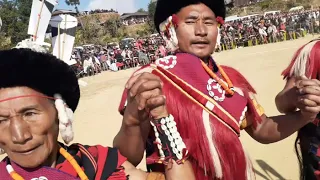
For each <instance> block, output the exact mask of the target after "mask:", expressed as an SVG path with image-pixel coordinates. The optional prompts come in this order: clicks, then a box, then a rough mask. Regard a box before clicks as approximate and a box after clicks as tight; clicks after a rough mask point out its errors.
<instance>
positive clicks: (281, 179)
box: [253, 160, 285, 180]
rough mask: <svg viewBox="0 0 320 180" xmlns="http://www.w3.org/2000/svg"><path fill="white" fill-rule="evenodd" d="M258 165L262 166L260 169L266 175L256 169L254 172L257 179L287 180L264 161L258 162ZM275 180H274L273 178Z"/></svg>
mask: <svg viewBox="0 0 320 180" xmlns="http://www.w3.org/2000/svg"><path fill="white" fill-rule="evenodd" d="M256 161H257V164H258V165H259V166H260V168H261V169H262V170H263V171H264V173H261V172H259V171H258V170H256V169H253V170H254V173H255V174H256V177H260V178H262V179H264V180H285V178H284V177H282V176H281V174H279V173H278V172H277V171H276V170H275V169H273V168H272V167H271V166H270V165H268V164H267V163H266V162H265V161H263V160H256ZM271 175H272V176H273V177H275V178H272V176H271Z"/></svg>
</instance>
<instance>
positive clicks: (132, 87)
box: [113, 73, 168, 165]
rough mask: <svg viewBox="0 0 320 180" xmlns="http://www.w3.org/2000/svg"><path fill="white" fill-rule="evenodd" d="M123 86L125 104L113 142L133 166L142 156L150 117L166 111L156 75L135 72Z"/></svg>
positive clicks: (155, 116) (158, 117)
mask: <svg viewBox="0 0 320 180" xmlns="http://www.w3.org/2000/svg"><path fill="white" fill-rule="evenodd" d="M126 88H127V89H128V98H127V106H126V109H125V112H124V115H123V120H122V126H121V129H120V131H119V133H118V134H117V136H116V137H115V138H114V142H113V145H114V146H115V147H117V148H118V149H119V150H120V152H121V154H122V155H124V156H125V157H127V158H128V160H129V161H130V162H131V163H132V164H133V165H138V164H139V163H140V162H141V160H142V158H143V155H144V150H145V145H146V140H147V137H148V135H149V131H150V126H151V125H150V121H151V119H150V118H151V117H153V118H155V119H160V118H162V117H166V116H167V115H168V113H167V110H166V107H165V97H164V96H163V95H162V82H161V81H160V78H159V77H157V76H155V75H153V74H150V73H142V74H138V75H136V76H133V77H132V78H131V79H130V80H129V81H128V83H127V85H126Z"/></svg>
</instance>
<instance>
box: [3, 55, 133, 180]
mask: <svg viewBox="0 0 320 180" xmlns="http://www.w3.org/2000/svg"><path fill="white" fill-rule="evenodd" d="M0 57H1V59H2V61H1V63H0V69H1V71H0V77H5V78H1V79H0V89H1V88H13V87H29V88H31V89H34V90H36V91H38V92H40V93H42V94H43V96H40V97H43V98H48V99H50V100H53V101H54V102H55V106H56V109H57V112H58V117H59V130H60V135H61V137H62V139H63V140H64V141H65V142H66V143H69V142H70V141H71V140H72V139H73V130H72V122H73V119H72V114H73V112H74V111H75V110H76V108H77V106H78V102H79V99H80V89H79V85H78V79H77V77H76V75H75V74H74V72H73V71H72V68H71V67H70V66H68V65H67V64H66V63H64V62H63V61H61V60H58V59H57V58H55V57H53V56H50V55H47V54H43V53H36V52H33V51H31V50H28V49H21V50H17V49H14V50H8V51H0ZM22 57H23V58H22ZM12 73H14V75H13V74H12ZM57 94H58V95H59V96H57ZM32 96H37V97H39V95H33V94H30V95H26V96H23V97H11V98H8V99H0V103H1V102H4V101H10V100H11V99H16V98H27V97H32ZM62 98H63V99H62ZM65 104H67V105H68V107H65ZM125 161H126V158H124V157H123V156H122V155H120V153H119V152H118V150H117V149H113V148H108V147H102V146H83V145H81V144H74V145H71V146H66V145H64V144H62V143H60V149H59V152H58V159H57V164H56V167H55V168H50V167H38V168H34V169H26V168H23V167H21V166H19V165H17V164H16V163H15V162H13V161H10V159H9V158H8V157H7V158H5V159H4V160H3V161H2V162H1V163H0V179H1V180H9V179H14V180H23V179H32V178H36V179H40V180H46V179H66V180H72V179H81V180H88V179H90V180H94V179H99V180H100V179H101V180H105V179H110V180H126V179H127V177H126V174H125V172H124V169H123V168H122V167H121V166H122V164H123V163H124V162H125Z"/></svg>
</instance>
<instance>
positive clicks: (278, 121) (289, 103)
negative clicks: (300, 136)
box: [246, 77, 320, 143]
mask: <svg viewBox="0 0 320 180" xmlns="http://www.w3.org/2000/svg"><path fill="white" fill-rule="evenodd" d="M293 86H294V87H293ZM290 87H291V88H290ZM319 89H320V81H318V80H309V79H306V78H303V77H301V79H300V77H299V80H298V81H296V79H290V80H289V81H288V83H287V85H286V87H285V90H284V91H282V92H281V93H280V95H278V98H276V99H278V106H279V109H281V110H282V111H283V112H287V114H286V115H280V116H274V117H267V116H266V115H264V114H263V115H262V116H261V119H262V122H261V123H260V124H259V125H258V127H256V128H253V127H248V128H247V129H246V130H247V132H248V133H249V134H250V135H251V136H252V137H253V138H254V139H256V140H257V141H259V142H261V143H273V142H277V141H280V140H282V139H284V138H286V137H288V136H290V135H292V134H293V133H294V132H296V131H298V130H299V129H300V128H302V127H303V126H305V125H306V124H308V123H310V122H312V121H314V119H315V118H316V116H317V114H318V113H319V111H320V90H319ZM290 91H293V92H290ZM297 108H298V109H299V111H295V110H296V109H297ZM290 111H291V112H290ZM247 120H248V122H249V124H250V123H251V122H253V118H252V117H251V116H250V114H249V115H248V116H247Z"/></svg>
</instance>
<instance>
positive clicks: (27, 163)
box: [11, 156, 45, 169]
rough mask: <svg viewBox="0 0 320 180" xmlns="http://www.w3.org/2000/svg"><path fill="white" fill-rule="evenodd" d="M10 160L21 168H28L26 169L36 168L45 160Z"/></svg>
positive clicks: (24, 158)
mask: <svg viewBox="0 0 320 180" xmlns="http://www.w3.org/2000/svg"><path fill="white" fill-rule="evenodd" d="M11 160H12V161H14V162H15V163H16V164H18V165H19V166H21V167H23V168H28V169H30V168H37V167H39V166H41V165H42V164H43V163H44V162H45V160H43V159H42V158H40V157H39V156H34V157H21V158H17V160H15V159H11Z"/></svg>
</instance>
